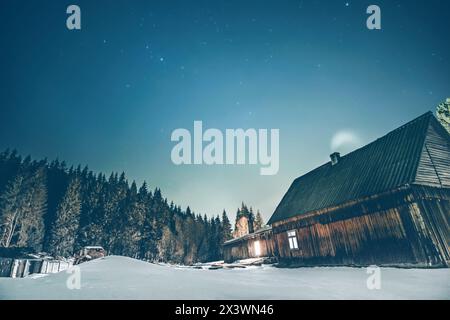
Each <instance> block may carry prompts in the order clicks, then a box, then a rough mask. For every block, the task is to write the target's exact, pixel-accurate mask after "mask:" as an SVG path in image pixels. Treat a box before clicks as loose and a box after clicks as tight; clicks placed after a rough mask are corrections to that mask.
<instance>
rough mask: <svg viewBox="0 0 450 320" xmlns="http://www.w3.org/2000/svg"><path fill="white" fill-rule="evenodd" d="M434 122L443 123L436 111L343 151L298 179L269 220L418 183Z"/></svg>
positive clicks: (282, 218) (271, 221)
mask: <svg viewBox="0 0 450 320" xmlns="http://www.w3.org/2000/svg"><path fill="white" fill-rule="evenodd" d="M432 122H434V123H438V121H437V120H436V118H435V117H434V116H433V113H432V112H431V111H430V112H427V113H425V114H423V115H422V116H420V117H418V118H416V119H414V120H412V121H410V122H408V123H407V124H405V125H403V126H401V127H399V128H397V129H395V130H393V131H391V132H389V133H388V134H386V135H385V136H383V137H381V138H379V139H377V140H375V141H373V142H371V143H369V144H368V145H366V146H364V147H362V148H359V149H357V150H355V151H353V152H351V153H349V154H347V155H345V156H342V157H341V158H340V159H339V161H338V163H337V164H335V165H332V163H331V161H330V162H327V163H325V164H323V165H322V166H320V167H318V168H316V169H314V170H312V171H310V172H308V173H307V174H305V175H303V176H301V177H299V178H297V179H295V180H294V182H293V183H292V185H291V186H290V188H289V190H288V191H287V193H286V194H285V196H284V197H283V199H282V200H281V202H280V204H279V205H278V207H277V208H276V209H275V212H274V213H273V215H272V217H271V218H270V220H269V222H268V223H269V224H273V223H274V222H277V221H281V220H285V219H288V218H291V217H295V216H298V215H302V214H306V213H308V212H311V211H316V210H320V209H326V208H329V207H333V206H336V205H339V204H343V203H346V202H348V201H351V200H356V199H360V198H364V197H367V196H371V195H374V194H379V193H382V192H384V191H388V190H392V189H395V188H397V187H400V186H403V185H406V184H410V183H413V182H414V180H415V177H416V172H417V168H418V165H419V161H420V157H421V154H422V150H423V145H424V142H425V138H426V136H427V132H428V128H429V126H430V123H432ZM438 127H441V125H440V124H439V125H438ZM441 129H442V130H444V129H443V128H442V127H441ZM444 134H446V135H447V137H448V136H449V135H448V134H447V133H444Z"/></svg>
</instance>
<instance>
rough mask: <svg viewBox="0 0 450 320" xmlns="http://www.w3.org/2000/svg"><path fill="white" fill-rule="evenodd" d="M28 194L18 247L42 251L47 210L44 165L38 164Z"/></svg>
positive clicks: (28, 184) (30, 179) (31, 177)
mask: <svg viewBox="0 0 450 320" xmlns="http://www.w3.org/2000/svg"><path fill="white" fill-rule="evenodd" d="M26 194H27V195H26V199H27V200H26V201H27V202H26V204H25V206H22V208H23V211H24V213H23V215H22V219H21V221H20V231H19V236H18V239H17V243H16V245H17V246H18V247H28V248H31V249H33V250H34V251H40V250H42V246H43V240H44V233H45V225H44V215H45V212H46V209H47V185H46V171H45V168H44V167H43V166H42V164H38V165H37V168H36V169H34V170H33V172H32V174H31V176H30V178H29V180H28V183H27V193H26Z"/></svg>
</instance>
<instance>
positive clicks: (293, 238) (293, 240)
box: [287, 230, 298, 250]
mask: <svg viewBox="0 0 450 320" xmlns="http://www.w3.org/2000/svg"><path fill="white" fill-rule="evenodd" d="M287 235H288V240H289V248H291V250H293V249H298V243H297V235H296V233H295V230H292V231H288V232H287Z"/></svg>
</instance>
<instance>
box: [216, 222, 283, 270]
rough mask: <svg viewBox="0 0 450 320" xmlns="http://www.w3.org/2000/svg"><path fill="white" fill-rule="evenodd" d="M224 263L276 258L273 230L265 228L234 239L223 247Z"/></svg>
mask: <svg viewBox="0 0 450 320" xmlns="http://www.w3.org/2000/svg"><path fill="white" fill-rule="evenodd" d="M223 255H224V261H225V262H226V263H231V262H234V261H237V260H243V259H249V258H261V257H273V256H275V248H274V242H273V239H272V228H271V227H265V228H262V229H260V230H257V231H256V232H253V233H250V234H247V235H244V236H242V237H240V238H236V239H232V240H229V241H227V242H225V243H224V245H223Z"/></svg>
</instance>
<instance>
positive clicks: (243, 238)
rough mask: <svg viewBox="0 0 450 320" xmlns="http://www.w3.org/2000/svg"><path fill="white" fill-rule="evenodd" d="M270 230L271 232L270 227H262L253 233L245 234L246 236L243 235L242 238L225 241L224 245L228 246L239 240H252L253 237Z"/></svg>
mask: <svg viewBox="0 0 450 320" xmlns="http://www.w3.org/2000/svg"><path fill="white" fill-rule="evenodd" d="M270 230H272V226H264V227H262V228H261V229H258V230H256V231H255V232H252V233H249V234H246V235H244V236H242V237H239V238H235V239H231V240H228V241H225V242H224V244H230V243H234V242H238V241H240V240H245V239H250V238H252V237H254V236H257V235H258V234H261V233H264V232H268V231H270Z"/></svg>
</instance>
